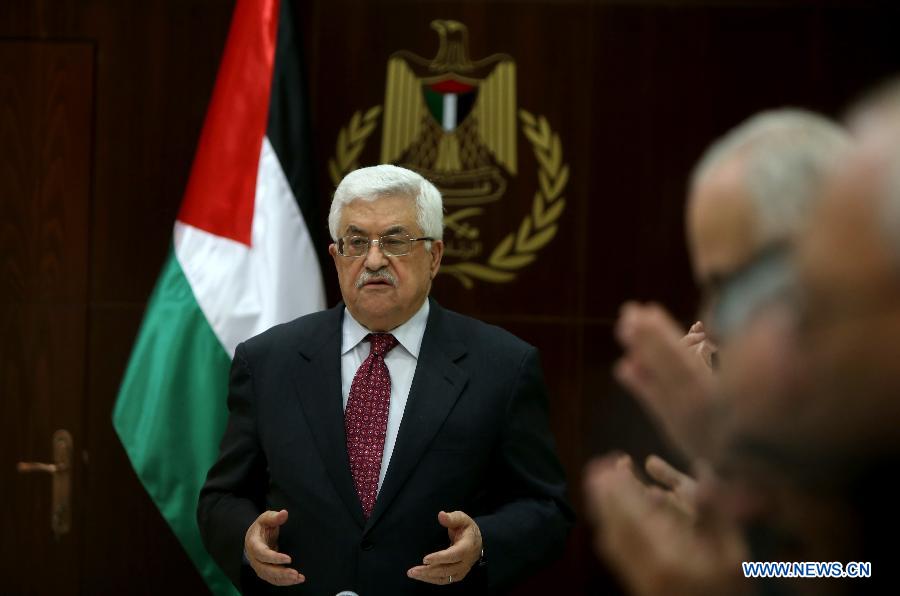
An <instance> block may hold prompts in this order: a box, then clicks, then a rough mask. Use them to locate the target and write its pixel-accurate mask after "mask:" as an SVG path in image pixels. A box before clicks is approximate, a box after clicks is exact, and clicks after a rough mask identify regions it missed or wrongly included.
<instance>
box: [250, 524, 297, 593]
mask: <svg viewBox="0 0 900 596" xmlns="http://www.w3.org/2000/svg"><path fill="white" fill-rule="evenodd" d="M287 519H288V512H287V510H286V509H282V510H281V511H266V512H265V513H263V514H262V515H260V516H259V517H257V518H256V521H255V522H253V525H251V526H250V527H249V528H248V529H247V533H246V534H245V535H244V554H245V555H247V559H248V560H249V561H250V566H251V567H253V571H255V572H256V575H258V576H259V577H260V578H261V579H263V580H265V581H267V582H269V583H270V584H274V585H276V586H292V585H294V584H302V583H303V582H305V581H306V578H305V577H304V576H303V574H302V573H300V572H298V571H297V570H295V569H291V568H290V567H285V565H290V563H291V558H290V557H289V556H288V555H286V554H284V553H280V552H278V531H279V529H280V528H281V526H282V525H284V522H286V521H287Z"/></svg>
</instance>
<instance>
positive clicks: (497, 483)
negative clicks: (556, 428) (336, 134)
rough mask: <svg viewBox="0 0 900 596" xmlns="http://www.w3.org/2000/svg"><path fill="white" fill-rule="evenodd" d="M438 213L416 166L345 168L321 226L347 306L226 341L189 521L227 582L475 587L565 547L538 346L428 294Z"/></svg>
mask: <svg viewBox="0 0 900 596" xmlns="http://www.w3.org/2000/svg"><path fill="white" fill-rule="evenodd" d="M442 218H443V207H442V203H441V196H440V193H439V192H438V191H437V189H436V188H435V187H434V186H433V185H432V184H431V183H429V182H428V181H426V180H425V179H424V178H422V177H421V176H419V175H418V174H416V173H414V172H411V171H409V170H406V169H403V168H398V167H395V166H388V165H383V166H375V167H372V168H363V169H361V170H357V171H355V172H352V173H350V174H349V175H347V177H346V178H344V180H343V181H342V182H341V184H340V185H339V186H338V189H337V190H336V192H335V196H334V200H333V202H332V207H331V213H330V214H329V227H330V229H331V236H332V238H333V240H334V244H332V245H331V246H330V247H329V252H330V253H331V255H332V258H333V259H334V262H335V266H336V268H337V272H338V278H339V281H340V286H341V293H342V296H343V299H344V301H343V303H342V304H339V305H338V306H336V307H334V308H332V309H330V310H328V311H323V312H320V313H315V314H312V315H308V316H305V317H301V318H299V319H297V320H295V321H292V322H290V323H287V324H284V325H279V326H277V327H274V328H272V329H270V330H269V331H267V332H265V333H263V334H261V335H259V336H257V337H255V338H253V339H250V340H248V341H247V342H244V343H243V344H241V345H239V346H238V348H237V350H236V353H235V356H234V361H233V364H232V371H231V380H230V389H229V396H228V407H229V410H230V417H229V421H228V426H227V429H226V431H225V436H224V437H223V439H222V445H221V452H220V456H219V459H218V461H217V462H216V464H215V465H214V466H213V468H212V469H211V470H210V472H209V476H208V478H207V482H206V485H205V486H204V487H203V490H202V492H201V495H200V503H199V508H198V521H199V525H200V530H201V533H202V536H203V540H204V543H205V544H206V547H207V549H209V551H210V553H211V554H212V555H213V557H214V558H215V560H216V561H217V562H218V564H219V565H220V566H221V567H222V569H223V570H224V571H225V573H226V574H227V575H228V576H229V577H230V578H231V580H232V581H233V582H234V583H235V585H237V586H238V587H239V588H241V589H242V590H244V591H248V592H252V591H262V592H264V591H266V590H267V589H268V588H270V587H271V586H272V585H273V584H274V585H280V586H286V585H290V586H294V589H295V590H296V591H297V593H302V594H323V595H329V596H331V595H333V594H335V593H336V592H338V591H340V590H354V591H356V592H358V593H359V594H361V595H362V596H370V595H389V596H394V595H401V594H428V593H431V592H432V591H436V592H437V591H440V592H443V593H465V594H477V593H488V592H491V591H494V590H496V589H497V588H498V587H502V586H504V585H508V584H509V583H510V582H512V581H514V580H517V579H520V578H522V577H523V576H524V575H525V574H527V573H529V572H531V571H532V570H534V569H535V568H536V567H537V566H538V565H540V564H542V563H544V562H546V561H547V560H548V559H549V558H551V557H553V556H554V555H555V554H556V553H558V552H559V551H560V550H561V548H562V546H563V543H564V541H565V538H566V535H567V533H568V530H569V528H570V526H571V523H572V512H571V509H570V507H569V505H568V503H567V501H566V498H565V483H564V478H563V471H562V468H561V466H560V464H559V461H558V458H557V456H556V453H555V448H554V445H553V438H552V435H551V433H550V430H549V427H548V421H547V396H546V389H545V387H544V382H543V377H542V373H541V369H540V364H539V362H538V356H537V351H536V350H535V349H534V348H533V347H532V346H529V345H528V344H526V343H524V342H522V341H521V340H519V339H517V338H516V337H514V336H512V335H510V334H509V333H507V332H505V331H503V330H501V329H499V328H497V327H493V326H489V325H486V324H484V323H481V322H479V321H476V320H474V319H470V318H468V317H464V316H462V315H459V314H457V313H453V312H451V311H448V310H445V309H443V308H441V307H440V306H439V305H438V304H437V303H436V302H435V301H434V300H432V299H430V298H429V297H428V293H429V290H430V288H431V281H432V280H433V279H434V276H435V275H436V274H437V272H438V268H439V267H440V262H441V256H442V254H443V242H442V240H441V238H442V234H443V221H442Z"/></svg>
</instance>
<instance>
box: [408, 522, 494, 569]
mask: <svg viewBox="0 0 900 596" xmlns="http://www.w3.org/2000/svg"><path fill="white" fill-rule="evenodd" d="M438 523H440V524H441V525H442V526H444V527H445V528H447V535H448V536H449V537H450V546H449V547H448V548H446V549H444V550H441V551H438V552H436V553H431V554H430V555H426V556H425V559H424V560H423V561H422V562H423V563H424V565H419V566H418V567H413V568H412V569H410V570H409V571H407V572H406V575H408V576H409V577H411V578H412V579H417V580H419V581H423V582H427V583H429V584H438V585H441V584H450V583H456V582H459V581H462V580H463V578H465V577H466V575H467V574H468V573H469V571H470V570H471V569H472V567H473V566H474V565H475V563H477V562H478V560H479V559H480V558H481V530H479V529H478V524H476V523H475V520H473V519H472V518H471V517H469V516H468V515H466V514H465V513H463V512H462V511H453V512H451V513H446V512H444V511H441V512H440V513H438Z"/></svg>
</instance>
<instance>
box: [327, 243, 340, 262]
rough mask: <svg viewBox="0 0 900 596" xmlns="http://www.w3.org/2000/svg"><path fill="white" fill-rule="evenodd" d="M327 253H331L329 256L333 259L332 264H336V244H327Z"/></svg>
mask: <svg viewBox="0 0 900 596" xmlns="http://www.w3.org/2000/svg"><path fill="white" fill-rule="evenodd" d="M328 254H330V255H331V258H332V259H333V260H334V264H335V265H337V260H338V257H339V256H340V255H338V251H337V244H335V243H334V242H332V243H331V244H329V245H328Z"/></svg>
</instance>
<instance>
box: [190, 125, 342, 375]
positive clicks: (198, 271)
mask: <svg viewBox="0 0 900 596" xmlns="http://www.w3.org/2000/svg"><path fill="white" fill-rule="evenodd" d="M251 238H252V240H251V243H252V247H251V248H248V247H247V246H246V245H244V244H241V243H240V242H235V241H234V240H231V239H228V238H222V237H221V236H216V235H214V234H210V233H209V232H206V231H204V230H201V229H199V228H195V227H193V226H190V225H187V224H184V223H181V222H175V256H176V257H177V258H178V262H179V263H180V264H181V268H182V270H183V271H184V274H185V276H186V277H187V279H188V281H189V282H190V284H191V289H192V290H193V292H194V297H195V298H196V299H197V303H198V304H199V305H200V309H201V310H202V311H203V314H204V315H205V316H206V319H207V321H209V324H210V326H211V327H212V329H213V331H214V332H215V334H216V337H218V338H219V341H220V342H221V343H222V346H223V347H224V348H225V350H226V352H227V353H228V355H229V356H231V357H233V356H234V351H235V349H236V348H237V345H238V344H239V343H240V342H242V341H244V340H246V339H248V338H250V337H253V336H254V335H257V334H259V333H262V332H263V331H265V330H266V329H268V328H269V327H272V326H273V325H277V324H279V323H284V322H287V321H290V320H292V319H295V318H297V317H299V316H301V315H304V314H307V313H310V312H314V311H317V310H321V309H323V308H324V307H325V288H324V285H323V282H322V272H321V271H320V270H319V262H318V260H317V259H316V248H315V247H314V246H313V245H312V240H311V238H310V235H309V228H308V227H307V225H306V222H305V221H304V220H303V215H302V213H301V212H300V208H299V207H298V206H297V202H296V200H295V199H294V195H293V192H292V191H291V187H290V185H289V184H288V181H287V178H286V177H285V175H284V171H283V170H282V168H281V164H280V163H279V161H278V156H277V155H276V154H275V150H274V149H273V148H272V145H271V143H270V142H269V139H268V137H266V138H264V139H263V143H262V150H261V152H260V157H259V171H258V174H257V179H256V199H255V202H254V209H253V227H252V231H251Z"/></svg>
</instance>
